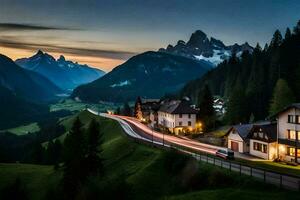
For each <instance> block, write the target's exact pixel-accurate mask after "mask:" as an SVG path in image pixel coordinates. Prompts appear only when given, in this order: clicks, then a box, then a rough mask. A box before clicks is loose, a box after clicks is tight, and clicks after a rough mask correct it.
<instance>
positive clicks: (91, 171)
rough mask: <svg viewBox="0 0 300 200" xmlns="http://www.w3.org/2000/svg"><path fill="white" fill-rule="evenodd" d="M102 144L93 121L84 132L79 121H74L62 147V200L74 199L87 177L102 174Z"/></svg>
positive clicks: (97, 125)
mask: <svg viewBox="0 0 300 200" xmlns="http://www.w3.org/2000/svg"><path fill="white" fill-rule="evenodd" d="M102 143H103V140H102V134H101V133H100V127H99V124H98V122H96V121H95V120H94V119H93V120H92V121H91V122H90V124H89V127H88V129H87V131H84V129H83V124H82V123H81V121H80V119H79V118H78V117H77V118H76V119H75V121H74V123H73V126H72V128H71V130H70V132H69V134H68V135H67V136H66V138H65V140H64V146H63V179H62V188H63V194H64V199H75V198H76V197H78V195H79V194H78V192H79V191H81V190H82V187H83V186H84V185H86V181H87V180H88V178H89V177H91V176H94V177H95V176H99V175H103V174H104V172H103V170H104V167H103V159H102V157H101V152H102V147H101V145H102Z"/></svg>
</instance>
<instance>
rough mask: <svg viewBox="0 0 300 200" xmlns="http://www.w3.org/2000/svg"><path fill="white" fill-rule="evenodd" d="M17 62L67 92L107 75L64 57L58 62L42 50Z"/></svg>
mask: <svg viewBox="0 0 300 200" xmlns="http://www.w3.org/2000/svg"><path fill="white" fill-rule="evenodd" d="M15 62H16V63H17V64H18V65H19V66H21V67H23V68H25V69H28V70H32V71H35V72H37V73H39V74H41V75H43V76H45V77H47V78H48V79H49V80H51V81H52V82H53V83H55V84H56V85H57V86H59V87H60V88H62V89H66V90H70V89H71V90H72V89H74V88H75V87H77V86H78V85H81V84H85V83H89V82H91V81H94V80H96V79H97V78H100V77H101V76H103V75H104V74H105V72H104V71H102V70H99V69H96V68H92V67H89V66H88V65H81V64H78V63H74V62H72V61H69V60H66V59H65V57H64V56H63V55H61V56H60V57H59V58H58V59H57V60H56V59H55V58H54V57H53V56H51V55H49V54H47V53H44V52H42V51H41V50H39V51H38V52H37V53H36V54H35V55H33V56H32V57H29V58H21V59H17V60H16V61H15Z"/></svg>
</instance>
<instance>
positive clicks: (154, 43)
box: [0, 0, 300, 71]
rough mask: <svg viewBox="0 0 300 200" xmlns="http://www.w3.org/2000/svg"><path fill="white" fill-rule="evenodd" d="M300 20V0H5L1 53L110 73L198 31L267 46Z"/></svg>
mask: <svg viewBox="0 0 300 200" xmlns="http://www.w3.org/2000/svg"><path fill="white" fill-rule="evenodd" d="M299 19H300V1H299V0H251V1H246V0H219V1H217V0H163V1H162V0H160V1H159V0H127V1H125V0H98V1H96V0H85V1H84V0H0V53H2V54H5V55H7V56H9V57H11V58H13V59H16V58H20V57H28V56H30V55H32V54H33V53H34V52H36V51H37V50H38V49H41V50H43V51H46V52H49V53H50V54H52V55H54V56H55V57H58V56H59V55H60V54H64V55H65V57H66V58H67V59H71V60H73V61H78V62H80V63H86V64H89V65H91V66H94V67H99V68H101V69H104V70H105V71H110V70H111V69H112V68H113V67H115V66H117V65H119V64H121V63H122V62H124V61H125V60H126V59H128V58H130V57H131V56H133V55H135V54H138V53H141V52H144V51H148V50H157V49H159V48H160V47H166V46H167V45H168V44H176V42H177V41H178V40H180V39H183V40H185V41H186V40H188V38H189V36H190V35H191V33H192V32H194V31H195V30H198V29H200V30H202V31H204V32H205V33H207V34H208V36H213V37H215V38H217V39H221V40H222V41H224V43H225V44H233V43H244V42H245V41H248V42H249V43H250V44H251V45H255V44H256V43H257V42H260V43H261V44H262V46H263V45H264V43H266V42H269V40H270V38H271V37H272V34H273V32H274V31H275V30H276V29H277V28H278V29H280V30H281V31H285V29H286V27H293V26H294V25H295V24H296V22H297V21H298V20H299Z"/></svg>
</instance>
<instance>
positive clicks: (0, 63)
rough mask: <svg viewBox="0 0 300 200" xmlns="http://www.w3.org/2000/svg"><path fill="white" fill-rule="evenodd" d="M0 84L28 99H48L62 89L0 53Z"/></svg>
mask: <svg viewBox="0 0 300 200" xmlns="http://www.w3.org/2000/svg"><path fill="white" fill-rule="evenodd" d="M0 86H2V87H3V88H6V89H8V90H9V91H10V92H11V93H12V94H13V95H15V96H18V97H19V98H23V99H27V100H28V101H34V102H40V101H49V100H52V99H54V98H56V97H55V96H56V95H57V94H60V93H61V92H62V91H61V89H59V88H58V87H57V86H56V85H54V84H53V83H52V82H51V81H49V80H48V79H47V78H45V77H43V76H41V75H40V74H38V73H36V72H32V71H29V70H26V69H23V68H21V67H20V66H18V65H16V64H15V63H14V61H13V60H11V59H10V58H8V57H6V56H4V55H1V54H0Z"/></svg>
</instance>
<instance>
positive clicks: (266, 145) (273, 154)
mask: <svg viewBox="0 0 300 200" xmlns="http://www.w3.org/2000/svg"><path fill="white" fill-rule="evenodd" d="M249 138H250V152H249V153H250V155H253V156H256V157H260V158H263V159H266V160H274V159H276V158H277V123H271V122H267V123H265V124H259V125H253V127H252V129H251V131H250V134H249Z"/></svg>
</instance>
